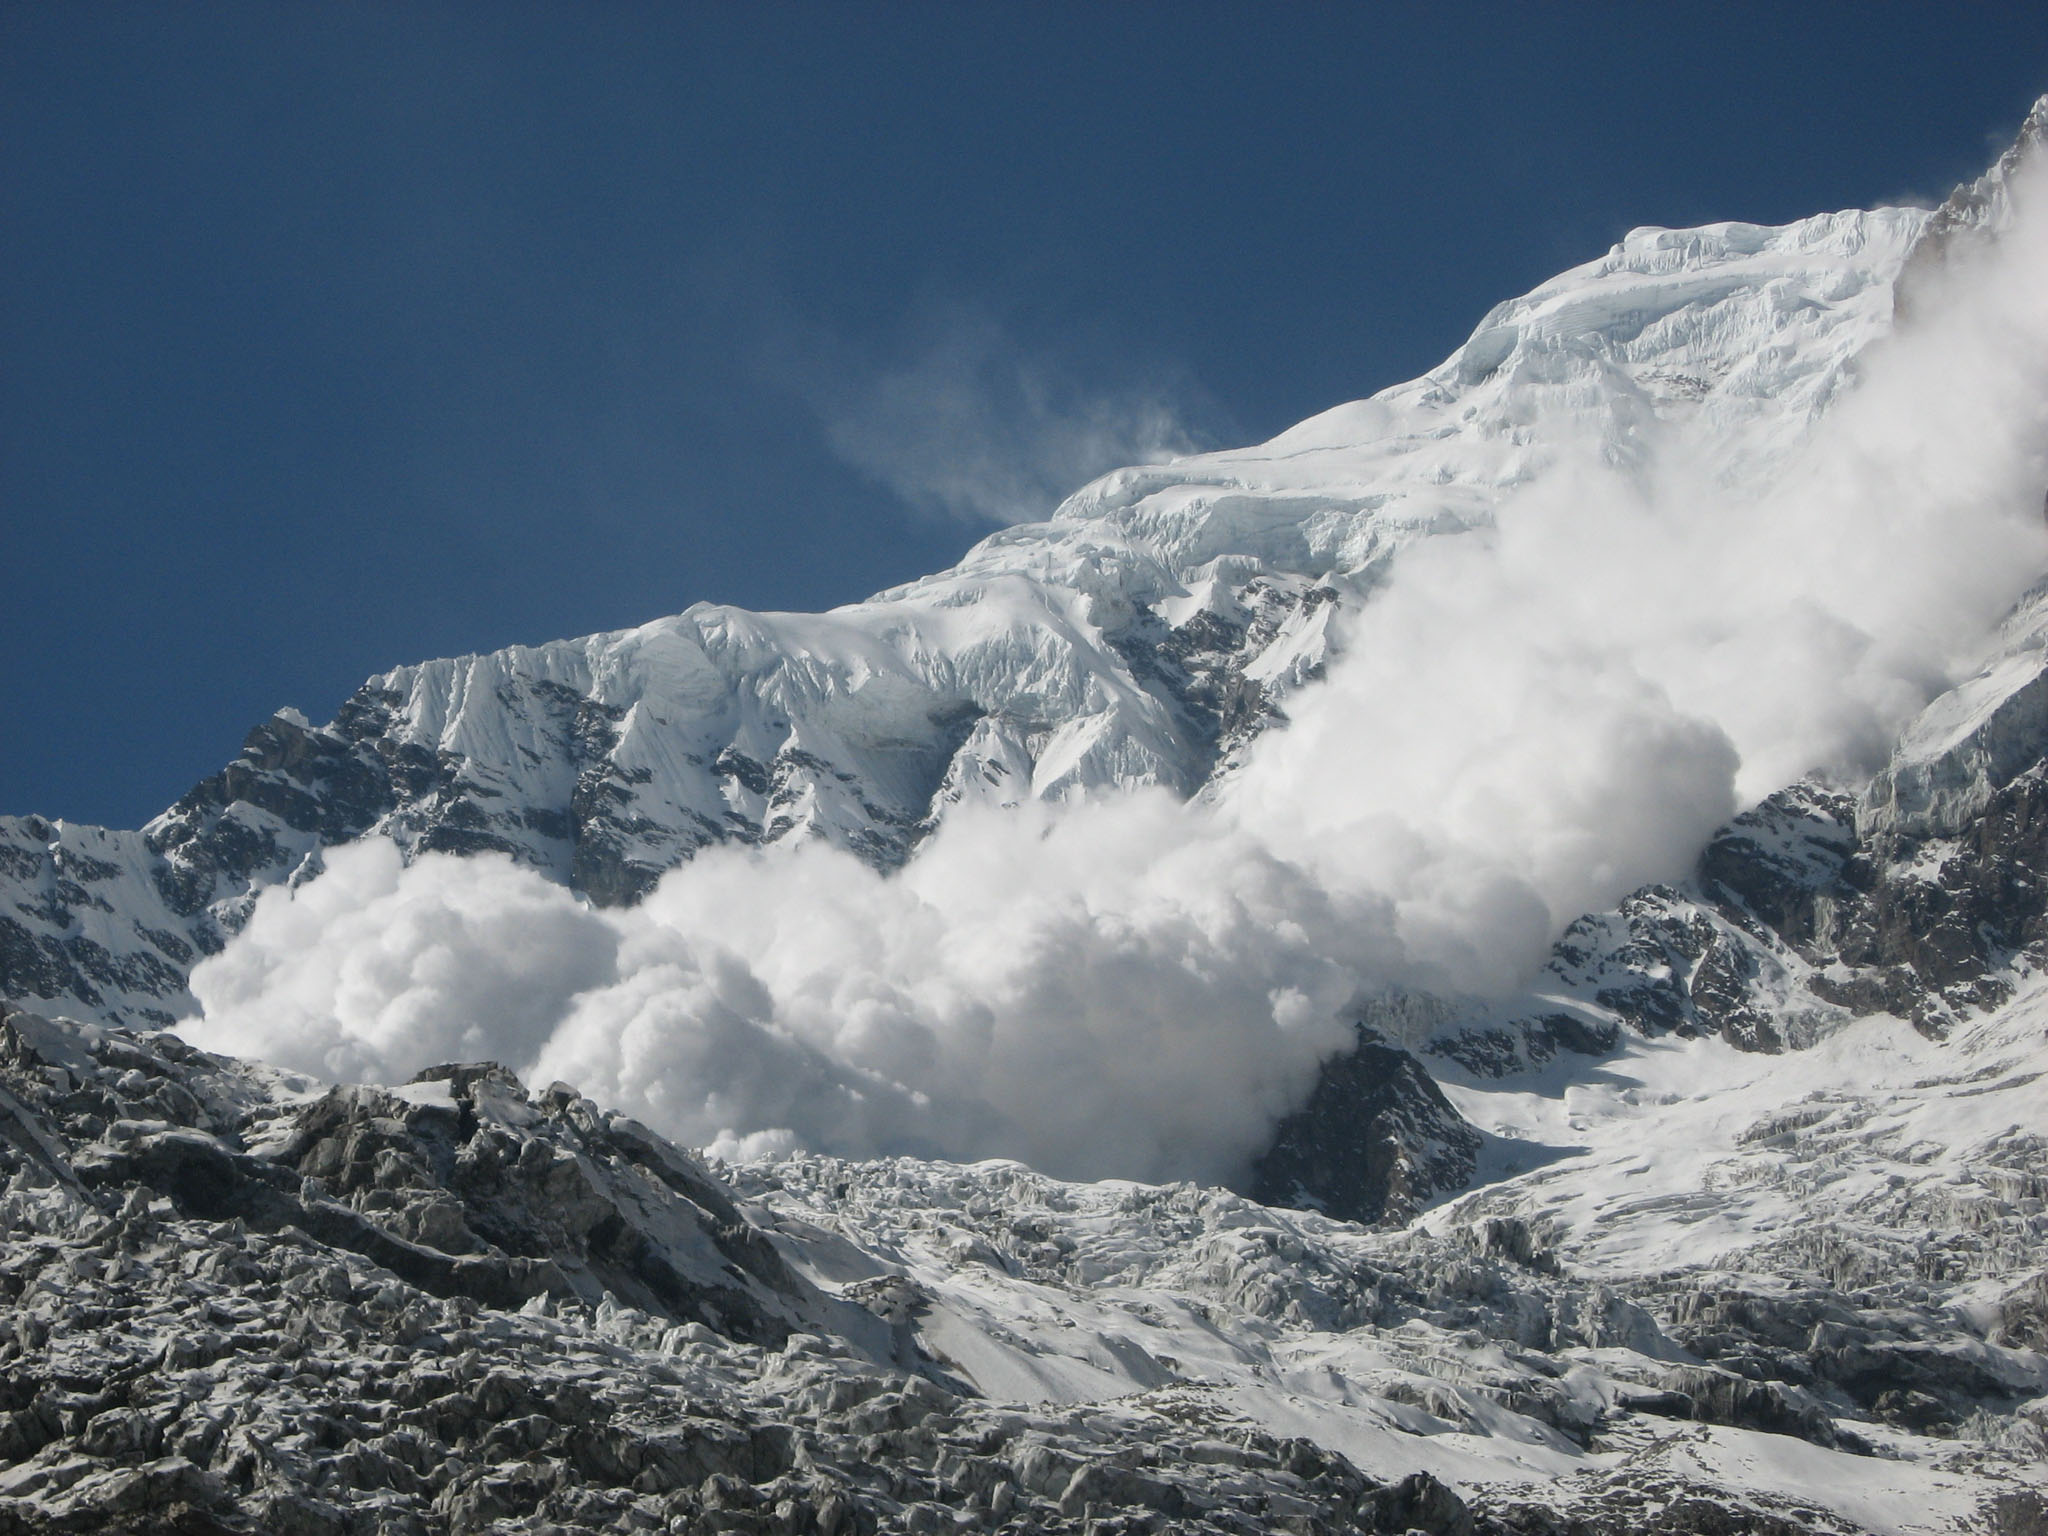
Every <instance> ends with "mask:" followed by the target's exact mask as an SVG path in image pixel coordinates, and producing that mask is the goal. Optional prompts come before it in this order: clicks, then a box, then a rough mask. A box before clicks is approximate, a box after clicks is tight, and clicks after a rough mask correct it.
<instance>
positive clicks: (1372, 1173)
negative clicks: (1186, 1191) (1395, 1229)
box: [1249, 1025, 1480, 1226]
mask: <svg viewBox="0 0 2048 1536" xmlns="http://www.w3.org/2000/svg"><path fill="white" fill-rule="evenodd" d="M1479 1146H1480V1138H1479V1133H1478V1132H1477V1131H1475V1130H1474V1129H1473V1128H1472V1127H1471V1126H1469V1125H1467V1124H1466V1123H1465V1121H1464V1120H1463V1119H1462V1118H1461V1117H1460V1116H1459V1114H1458V1112H1457V1110H1455V1109H1453V1108H1452V1107H1451V1102H1450V1100H1448V1099H1446V1098H1445V1097H1444V1095H1443V1090H1442V1089H1440V1088H1438V1087H1437V1085H1436V1083H1435V1082H1434V1081H1432V1080H1431V1078H1430V1076H1429V1073H1428V1072H1426V1071H1425V1070H1424V1069H1423V1066H1422V1063H1421V1062H1419V1061H1417V1060H1416V1059H1415V1058H1414V1057H1413V1056H1411V1055H1410V1054H1409V1053H1408V1052H1406V1051H1404V1050H1401V1049H1399V1048H1398V1047H1396V1046H1391V1045H1388V1044H1386V1043H1385V1042H1384V1041H1382V1040H1380V1039H1378V1038H1377V1037H1375V1036H1373V1035H1370V1034H1368V1033H1367V1031H1366V1029H1365V1026H1363V1025H1360V1026H1359V1032H1358V1044H1357V1046H1356V1047H1355V1048H1353V1049H1352V1050H1351V1051H1350V1052H1348V1053H1347V1054H1345V1055H1342V1056H1338V1057H1335V1058H1333V1059H1332V1060H1330V1061H1328V1062H1326V1063H1324V1065H1323V1069H1322V1071H1321V1073H1320V1074H1319V1075H1318V1077H1317V1079H1316V1086H1315V1091H1314V1092H1313V1093H1312V1094H1311V1095H1310V1097H1309V1101H1308V1103H1307V1104H1305V1105H1303V1106H1302V1108H1300V1109H1299V1110H1297V1111H1295V1112H1294V1113H1293V1114H1291V1115H1289V1116H1288V1117H1287V1118H1286V1119H1285V1120H1283V1121H1281V1122H1280V1126H1279V1128H1278V1130H1276V1131H1275V1132H1274V1135H1273V1145H1272V1147H1271V1148H1270V1149H1269V1150H1268V1151H1267V1152H1266V1154H1265V1155H1264V1156H1263V1157H1261V1158H1260V1159H1259V1163H1258V1167H1257V1168H1256V1170H1255V1171H1254V1173H1253V1177H1252V1185H1251V1189H1250V1191H1249V1193H1250V1194H1251V1197H1252V1198H1253V1199H1254V1200H1259V1201H1262V1202H1264V1203H1265V1204H1267V1205H1294V1206H1299V1205H1309V1206H1313V1207H1315V1208H1316V1209H1318V1210H1323V1211H1327V1212H1328V1213H1329V1214H1330V1215H1332V1216H1336V1217H1339V1218H1341V1219H1342V1220H1345V1221H1362V1222H1366V1223H1377V1222H1383V1223H1386V1224H1389V1225H1393V1226H1400V1225H1403V1224H1405V1223H1406V1222H1407V1221H1408V1220H1409V1219H1410V1218H1412V1217H1413V1216H1414V1215H1415V1214H1416V1213H1417V1212H1418V1211H1420V1210H1421V1209H1422V1208H1423V1207H1424V1206H1426V1205H1429V1204H1431V1203H1432V1202H1434V1201H1435V1200H1437V1199H1440V1198H1441V1197H1442V1196H1444V1195H1447V1194H1455V1193H1457V1192H1458V1191H1459V1190H1462V1189H1464V1188H1465V1187H1466V1186H1467V1185H1469V1184H1470V1183H1471V1182H1472V1175H1473V1172H1474V1170H1475V1169H1476V1167H1477V1165H1478V1156H1479Z"/></svg>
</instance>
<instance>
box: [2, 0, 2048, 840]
mask: <svg viewBox="0 0 2048 1536" xmlns="http://www.w3.org/2000/svg"><path fill="white" fill-rule="evenodd" d="M1781 9H1782V10H1784V11H1786V12H1789V13H1790V14H1787V15H1781V14H1779V11H1780V10H1781ZM1681 13H1684V14H1683V15H1682V16H1681ZM2043 89H2048V7H2041V6H2038V5H2031V4H2030V5H2013V6H1991V5H1985V6H1973V7H1949V6H1931V5H1930V6H1927V7H1924V8H1916V7H1904V6H1900V7H1888V6H1875V5H1867V4H1866V5H1854V6H1848V5H1845V6H1826V5H1803V6H1795V7H1782V8H1781V7H1778V6H1760V7H1755V8H1745V7H1740V6H1733V5H1716V6H1712V7H1705V6H1701V7H1678V6H1648V7H1621V6H1616V7H1612V8H1605V7H1596V6H1590V5H1589V6H1585V7H1538V6H1505V5H1503V6H1466V7H1459V6H1449V5H1431V6H1421V5H1416V6H1412V7H1408V6H1403V7H1388V6H1356V7H1342V6H1336V5H1323V6H1311V5H1305V4H1304V5H1290V4H1277V3H1261V4H1244V5H1231V6H1221V5H1204V4H1196V3H1188V0H1183V3H1176V4H1171V5H1165V4H1161V5H1145V4H1108V3H1104V4H1091V5H1086V6H1071V7H1062V6H1056V5H1029V6H1025V5H1000V4H995V3H988V4H960V5H944V6H942V5H913V4H902V5H892V6H884V5H878V4H877V5H871V4H858V3H853V0H837V3H832V4H821V5H816V6H774V5H756V4H749V5H740V4H732V5H694V6H668V5H663V6H652V5H650V6H631V5H584V4H576V5H570V4H566V3H565V4H562V5H559V6H517V5H506V4H497V3H493V4H483V3H478V4H475V5H468V6H448V7H435V6H429V5H407V6H391V5H376V6H370V5H361V6H355V5H333V6H317V5H311V4H288V5H274V4H262V5H251V6H227V5H205V4H198V5H179V6H160V5H148V6H132V7H131V6H100V5H93V4H89V3H85V0H65V3H63V4H36V5H26V6H16V5H12V4H8V5H4V6H0V571H4V580H5V587H4V591H5V594H6V599H5V610H4V611H5V616H6V625H5V630H4V634H5V646H6V660H5V666H4V668H0V720H4V737H0V741H4V747H0V812H17V813H19V812H28V811H38V812H42V813H44V814H48V815H61V816H66V817H70V818H72V819H76V820H87V821H102V822H107V823H111V824H114V825H130V826H132V825H136V824H138V823H139V822H140V821H141V820H143V819H144V818H146V817H147V816H149V815H150V814H152V813H153V812H154V811H156V810H157V809H160V808H161V807H162V806H164V805H165V804H167V803H168V802H169V801H171V800H172V799H174V798H175V797H176V796H177V795H178V794H180V793H181V792H182V791H183V790H184V789H185V788H186V787H187V786H188V785H189V784H190V783H191V782H192V781H193V780H195V779H196V778H198V777H199V776H200V775H202V774H204V773H206V772H209V771H211V770H212V769H213V768H214V767H216V766H218V765H219V764H220V763H221V762H222V761H224V760H225V759H226V758H227V757H229V756H230V755H232V753H233V751H234V748H235V746H236V745H237V744H238V743H239V741H240V739H241V736H242V734H243V732H244V731H245V730H246V729H247V727H248V726H249V725H250V724H251V723H253V722H254V721H256V720H257V719H260V718H261V717H263V716H265V715H267V714H268V713H269V712H270V711H271V710H272V709H273V708H275V707H276V706H278V705H281V704H286V703H294V704H297V705H299V706H300V707H302V708H304V709H305V710H306V711H307V712H308V713H309V714H312V715H313V716H315V717H316V718H321V719H324V718H326V717H327V716H328V715H329V714H330V713H331V712H332V710H333V708H334V706H335V705H336V704H337V703H338V702H339V701H340V700H341V698H342V697H343V696H344V695H345V694H346V693H347V692H348V690H349V689H350V688H352V687H353V686H354V685H355V684H356V683H357V682H359V681H360V680H361V679H362V678H363V677H365V676H366V675H368V674H369V673H371V672H373V671H376V670H379V669H382V668H385V667H388V666H391V665H394V664H397V663H400V662H404V661H411V660H417V659H421V658H424V657H428V656H434V655H445V654H451V653H457V652H462V651H469V650H482V649H490V648H493V647H496V646H500V645H505V644H510V643H513V642H517V641H528V642H531V641H540V640H546V639H551V638H554V637H557V636H563V635H572V634H580V633H585V632H588V631H591V630H596V629H603V628H614V627H619V626H623V625H628V624H634V623H638V622H641V621H644V620H646V619H650V618H653V617H655V616H657V615H660V614H663V613H670V612H674V611H677V610H679V609H681V608H683V607H684V606H686V605H687V604H689V603H691V602H693V601H696V600H697V599H700V598H710V599H716V600H723V601H730V602H736V603H741V604H745V605H748V606H752V607H783V608H815V607H822V606H827V605H830V604H832V603H836V602H843V601H848V600H852V599H855V598H858V597H861V596H864V595H865V594H866V593H868V592H870V591H872V590H874V589H875V588H877V587H880V586H883V585H886V584H889V583H891V582H894V581H897V580H901V579H905V578H907V577H910V576H913V575H916V574H919V573H921V572H922V571H924V570H927V569H930V568H934V567H937V566H940V565H943V564H946V563H948V562H949V561H950V560H952V559H953V558H954V557H955V556H957V555H958V553H959V552H960V551H961V550H962V549H964V548H965V547H966V545H967V544H968V543H969V542H971V541H972V540H973V539H974V538H975V537H977V536H978V535H979V533H980V532H982V531H985V529H986V527H987V526H988V523H987V522H986V521H985V519H986V518H988V517H992V516H1002V515H1005V514H1012V515H1021V514H1022V513H1023V512H1024V511H1026V510H1028V509H1030V508H1032V507H1034V506H1037V505H1038V504H1039V503H1040V502H1042V503H1044V505H1046V506H1049V505H1050V501H1051V499H1052V498H1053V496H1054V495H1055V494H1056V493H1057V492H1059V491H1061V490H1065V489H1070V488H1071V484H1070V483H1069V482H1070V481H1077V480H1078V479H1079V478H1081V477H1082V476H1084V475H1085V474H1086V473H1087V472H1089V471H1090V470H1091V469H1094V468H1099V467H1102V465H1101V464H1100V463H1099V460H1100V459H1101V458H1102V457H1103V456H1104V455H1105V454H1109V455H1116V454H1118V453H1120V452H1122V451H1125V450H1126V449H1131V450H1135V449H1136V448H1141V447H1143V446H1145V445H1147V444H1150V443H1156V442H1160V441H1167V442H1171V441H1194V442H1199V443H1201V444H1203V445H1205V446H1222V445H1225V444H1228V443H1232V442H1238V441H1250V440H1253V439H1256V438H1260V437H1264V436H1267V435H1270V434H1271V433H1272V432H1274V431H1277V430H1278V429H1280V428H1282V427H1284V426H1286V425H1288V424H1289V423H1291V422H1293V421H1295V420H1297V419H1299V418H1300V417H1302V416H1305V415H1308V414H1310V413H1311V412H1314V411H1317V410H1320V409H1322V408H1323V407H1325V406H1328V405H1331V404H1334V403H1336V402H1338V401H1340V400H1344V399H1349V398H1353V397H1355V396H1358V395H1362V394H1366V393H1369V392H1371V391H1372V390H1374V389H1378V388H1380V387H1383V386H1385V385H1387V384H1390V383H1393V382H1396V381H1398V380H1400V379H1403V378H1406V377H1409V376H1411V375H1413V374H1415V373H1417V372H1420V371H1422V370H1423V369H1425V368H1427V367H1429V366H1430V365H1432V364H1433V363H1435V362H1436V361H1438V360H1439V359H1440V358H1441V357H1442V356H1443V355H1444V354H1445V353H1446V352H1448V351H1449V350H1450V349H1451V348H1453V347H1454V346H1456V345H1457V344H1458V342H1459V341H1460V340H1461V339H1462V338H1463V337H1464V335H1465V334H1466V332H1467V331H1469V329H1470V328H1471V326H1472V324H1473V323H1474V321H1476V320H1477V318H1478V317H1479V315H1480V314H1481V313H1482V312H1483V311H1484V310H1485V309H1486V308H1487V307H1488V306H1489V305H1491V304H1492V303H1493V302H1495V301H1496V300H1498V299H1501V298H1504V297H1507V296H1509V295H1511V294H1513V293H1515V292H1518V291H1520V290H1522V289H1525V288H1528V287H1529V286H1531V285H1533V284H1534V283H1536V282H1538V281H1540V280H1541V279H1543V278H1544V277H1546V276H1548V275H1550V274H1551V273H1552V272H1555V271H1557V270H1558V269H1560V268H1562V267H1565V266H1567V265H1570V264H1572V263H1574V262H1577V261H1582V260H1586V259H1588V258H1590V257H1592V256H1595V255H1597V254H1599V253H1600V252H1601V251H1602V250H1603V249H1605V248H1606V246H1607V245H1609V244H1610V243H1611V242H1612V241H1613V240H1614V239H1615V238H1616V237H1617V236H1618V235H1619V234H1620V233H1621V232H1622V231H1624V230H1625V229H1627V228H1628V227H1630V226H1631V225H1635V224H1689V223H1698V222H1704V221H1707V220H1712V219H1723V218H1742V219H1751V220H1756V221H1761V222H1779V221H1784V220H1788V219H1792V218H1796V217H1800V216H1802V215H1804V214H1807V213H1810V212H1814V211H1817V210H1819V209H1823V208H1835V207H1845V206H1856V205H1867V204H1869V203H1872V202H1876V201H1883V200H1897V199H1898V198H1900V197H1911V196H1917V197H1921V198H1926V197H1930V196H1939V195H1941V194H1943V193H1945V192H1946V191H1947V189H1948V187H1949V186H1950V185H1951V184H1952V183H1953V182H1954V181H1956V180H1957V179H1959V178H1962V177H1965V176H1969V175H1973V174H1975V173H1976V172H1977V171H1978V170H1980V169H1981V168H1982V166H1983V164H1984V163H1985V162H1986V161H1987V160H1988V158H1989V157H1990V155H1991V153H1992V152H1993V151H1994V150H1995V149H1996V148H1997V147H1998V144H1999V142H2000V141H2001V139H2002V136H2005V135H2008V134H2009V133H2010V131H2011V130H2012V128H2013V127H2014V126H2015V125H2016V124H2017V122H2018V119H2019V118H2020V116H2021V115H2022V114H2023V113H2024V111H2025V109H2026V107H2027V105H2028V103H2029V102H2030V101H2031V100H2032V99H2033V97H2034V96H2035V95H2036V94H2037V93H2039V92H2040V91H2042V90H2043ZM978 518H979V519H984V520H983V521H977V519H978Z"/></svg>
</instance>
